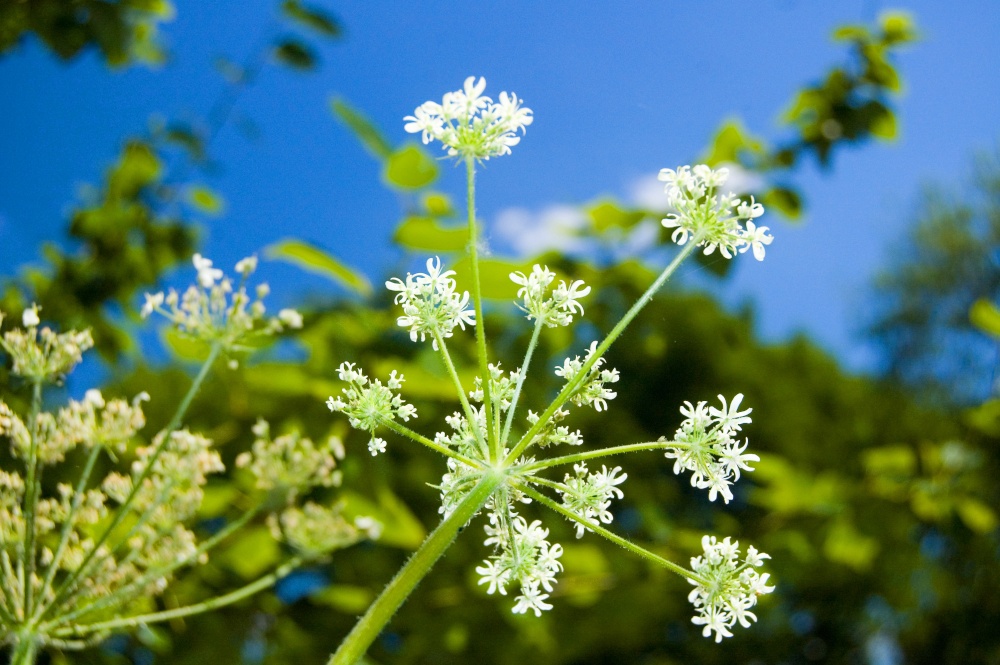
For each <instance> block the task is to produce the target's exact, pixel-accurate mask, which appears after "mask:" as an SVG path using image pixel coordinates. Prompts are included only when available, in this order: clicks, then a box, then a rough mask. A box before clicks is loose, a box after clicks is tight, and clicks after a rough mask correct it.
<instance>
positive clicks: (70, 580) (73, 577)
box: [46, 342, 222, 613]
mask: <svg viewBox="0 0 1000 665" xmlns="http://www.w3.org/2000/svg"><path fill="white" fill-rule="evenodd" d="M221 352H222V344H221V343H220V342H215V343H214V344H212V348H211V350H210V351H209V353H208V357H207V358H206V359H205V362H204V363H203V364H202V366H201V369H200V370H199V371H198V375H197V376H196V377H195V379H194V382H193V383H192V384H191V387H190V388H188V391H187V393H186V394H185V395H184V398H183V399H182V400H181V403H180V404H178V405H177V410H176V411H175V412H174V415H173V417H172V418H171V419H170V422H169V423H167V426H166V428H165V429H164V430H163V438H162V439H161V440H160V445H159V446H157V448H156V449H155V450H153V452H152V454H151V455H150V456H149V459H148V460H146V467H145V468H144V469H143V470H142V473H141V474H139V477H138V478H136V480H135V482H133V484H132V489H131V491H130V492H129V494H128V496H127V497H126V498H125V501H124V502H123V503H122V505H121V506H119V507H118V510H117V511H116V513H115V517H114V519H113V520H111V523H110V524H109V525H108V526H107V528H106V529H105V530H104V531H103V533H102V534H101V537H100V538H99V539H98V540H97V542H96V543H95V544H94V546H93V548H92V549H91V550H90V552H89V553H88V554H87V556H86V557H84V560H83V561H82V562H81V564H80V567H79V568H77V569H76V570H75V571H74V572H73V573H72V574H70V575H69V576H67V578H66V579H65V580H63V582H62V584H60V585H59V588H58V589H57V590H56V595H55V598H53V600H52V603H50V604H49V607H48V608H47V609H46V613H47V612H48V611H50V610H51V609H52V608H53V607H56V606H57V605H58V604H59V602H60V601H61V600H62V599H63V598H65V596H66V594H67V593H69V592H70V591H71V590H72V588H73V585H74V584H75V583H76V581H77V580H78V579H79V578H80V577H82V576H83V575H86V574H87V573H89V572H90V570H91V568H92V565H93V564H94V563H96V561H95V560H94V559H95V557H96V555H97V553H98V552H100V551H101V549H102V547H101V546H102V545H104V543H105V542H106V541H107V540H108V538H110V537H111V534H112V533H113V532H114V530H115V529H117V528H118V526H119V525H120V524H121V523H122V522H123V521H124V520H125V517H126V516H127V515H128V511H129V508H130V507H131V506H132V502H133V501H134V500H135V497H136V496H138V491H139V488H140V487H141V486H142V484H143V482H145V480H146V478H148V477H149V474H150V473H152V470H153V467H154V465H155V463H156V460H157V458H158V457H159V456H160V453H161V452H162V451H163V448H164V447H165V446H166V445H167V442H168V441H169V440H170V437H171V435H172V434H173V433H174V432H175V431H177V429H178V428H179V427H180V425H181V421H182V420H183V419H184V416H185V414H186V413H187V410H188V407H190V406H191V401H192V400H193V399H194V396H195V395H196V394H197V393H198V390H199V389H200V388H201V384H202V383H203V382H204V381H205V378H206V377H207V376H208V372H209V370H210V369H211V368H212V365H213V364H214V363H215V359H216V358H218V357H219V353H221Z"/></svg>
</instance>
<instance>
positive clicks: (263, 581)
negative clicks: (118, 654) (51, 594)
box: [54, 556, 305, 636]
mask: <svg viewBox="0 0 1000 665" xmlns="http://www.w3.org/2000/svg"><path fill="white" fill-rule="evenodd" d="M303 561H305V558H304V557H301V556H296V557H292V558H291V559H289V560H288V561H286V562H285V563H284V564H282V565H281V566H279V567H278V568H276V569H275V570H274V572H272V573H271V574H269V575H265V576H264V577H261V578H260V579H257V580H255V581H253V582H251V583H250V584H247V585H246V586H243V587H240V588H239V589H237V590H235V591H232V592H230V593H227V594H225V595H224V596H217V597H215V598H211V599H209V600H206V601H204V602H202V603H198V604H196V605H188V606H187V607H178V608H176V609H173V610H165V611H163V612H153V613H150V614H140V615H138V616H133V617H123V618H120V619H111V620H109V621H101V622H99V623H91V624H83V625H79V626H69V627H67V628H64V629H62V630H58V631H56V632H55V633H54V634H55V635H59V636H67V635H75V634H80V633H81V632H88V633H98V632H106V631H109V630H115V629H117V628H135V627H137V626H142V625H145V624H150V623H158V622H161V621H170V620H172V619H181V618H183V617H188V616H192V615H194V614H201V613H203V612H208V611H211V610H215V609H218V608H220V607H225V606H227V605H232V604H233V603H236V602H239V601H241V600H243V599H244V598H247V597H249V596H252V595H253V594H255V593H257V592H258V591H263V590H264V589H267V588H269V587H271V586H273V585H274V584H275V582H277V581H278V580H280V579H281V578H283V577H285V576H286V575H288V573H290V572H292V571H293V570H295V569H296V568H298V567H299V565H301V564H302V562H303Z"/></svg>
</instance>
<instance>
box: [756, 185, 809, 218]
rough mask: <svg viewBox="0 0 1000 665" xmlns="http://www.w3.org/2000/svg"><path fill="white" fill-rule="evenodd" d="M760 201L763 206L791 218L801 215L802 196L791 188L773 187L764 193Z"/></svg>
mask: <svg viewBox="0 0 1000 665" xmlns="http://www.w3.org/2000/svg"><path fill="white" fill-rule="evenodd" d="M761 203H763V204H764V207H765V208H772V209H774V210H776V211H778V212H780V213H781V214H782V215H784V216H785V217H787V218H788V219H791V220H797V219H800V218H801V217H802V197H801V196H799V193H798V192H796V191H795V190H793V189H789V188H787V187H773V188H771V189H769V190H768V191H767V192H765V193H764V196H763V198H762V199H761Z"/></svg>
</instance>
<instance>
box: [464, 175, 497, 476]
mask: <svg viewBox="0 0 1000 665" xmlns="http://www.w3.org/2000/svg"><path fill="white" fill-rule="evenodd" d="M465 173H466V180H467V184H468V187H467V194H468V199H467V201H466V208H468V211H469V264H470V265H471V266H472V299H473V301H474V302H475V306H476V351H477V355H478V356H479V376H481V377H482V380H483V404H485V405H486V408H485V409H484V410H485V412H486V438H487V440H488V442H489V448H490V450H491V452H492V457H491V458H490V459H493V460H499V459H500V441H499V440H498V437H497V435H496V433H495V432H494V431H493V409H492V408H491V407H492V404H493V398H492V395H491V394H490V371H489V369H490V368H489V356H488V355H487V352H486V321H484V320H483V290H482V287H481V285H480V280H479V230H478V228H477V227H476V160H475V159H474V158H472V157H466V158H465Z"/></svg>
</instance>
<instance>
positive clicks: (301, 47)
mask: <svg viewBox="0 0 1000 665" xmlns="http://www.w3.org/2000/svg"><path fill="white" fill-rule="evenodd" d="M274 57H275V58H277V60H278V62H281V63H283V64H286V65H288V66H289V67H292V68H294V69H301V70H308V69H313V68H314V67H315V66H316V55H315V54H314V53H313V51H312V49H311V48H309V46H308V45H306V44H305V43H303V42H301V41H298V40H296V39H291V38H285V39H282V40H281V41H279V42H278V43H277V44H276V45H275V47H274Z"/></svg>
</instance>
